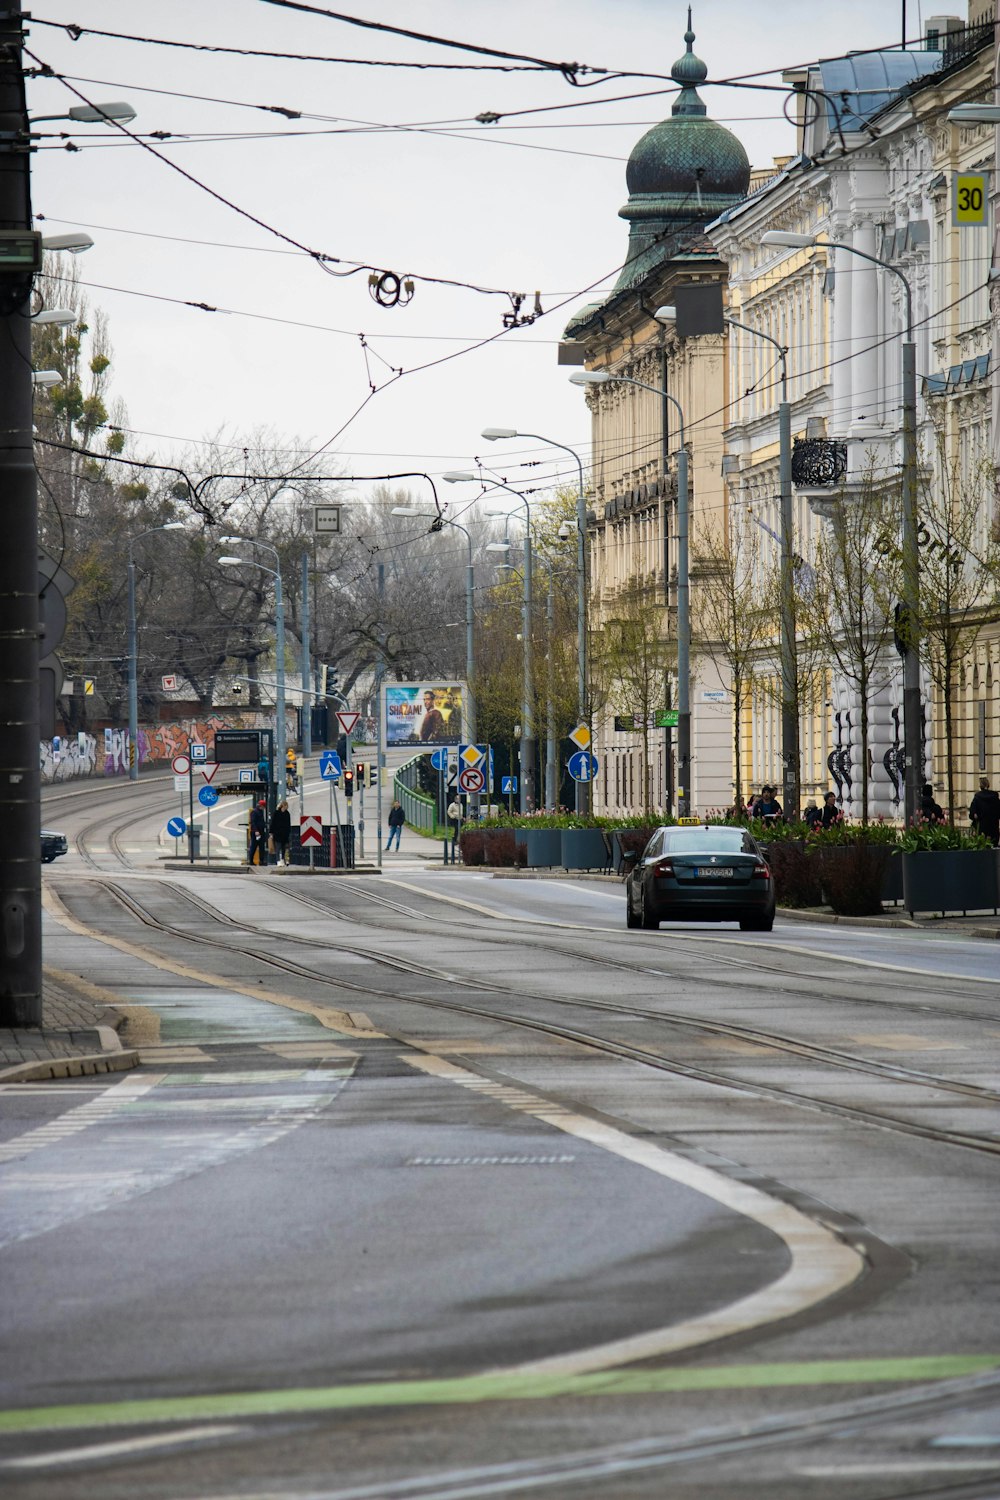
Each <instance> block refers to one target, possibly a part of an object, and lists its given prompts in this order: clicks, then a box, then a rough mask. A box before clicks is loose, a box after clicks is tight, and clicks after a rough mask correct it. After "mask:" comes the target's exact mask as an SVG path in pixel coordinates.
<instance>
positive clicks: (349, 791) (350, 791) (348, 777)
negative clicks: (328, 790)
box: [344, 769, 354, 801]
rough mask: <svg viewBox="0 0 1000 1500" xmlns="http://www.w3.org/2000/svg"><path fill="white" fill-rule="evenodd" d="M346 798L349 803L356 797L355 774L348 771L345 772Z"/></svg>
mask: <svg viewBox="0 0 1000 1500" xmlns="http://www.w3.org/2000/svg"><path fill="white" fill-rule="evenodd" d="M344 796H345V797H346V798H347V799H348V801H350V799H351V798H352V797H353V796H354V772H353V771H350V770H346V769H345V771H344Z"/></svg>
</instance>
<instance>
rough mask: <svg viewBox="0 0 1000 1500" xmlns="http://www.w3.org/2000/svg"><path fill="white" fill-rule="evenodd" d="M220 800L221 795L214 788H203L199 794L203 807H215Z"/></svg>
mask: <svg viewBox="0 0 1000 1500" xmlns="http://www.w3.org/2000/svg"><path fill="white" fill-rule="evenodd" d="M218 800H219V794H218V792H217V791H216V790H215V787H214V786H203V787H202V789H201V791H200V792H199V793H198V801H199V802H200V803H201V805H202V807H214V806H215V804H216V803H217V802H218Z"/></svg>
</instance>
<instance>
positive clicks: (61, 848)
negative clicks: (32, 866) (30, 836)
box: [42, 828, 69, 865]
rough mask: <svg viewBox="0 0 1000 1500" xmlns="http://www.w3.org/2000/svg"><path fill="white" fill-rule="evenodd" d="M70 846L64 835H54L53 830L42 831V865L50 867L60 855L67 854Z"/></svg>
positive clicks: (44, 829)
mask: <svg viewBox="0 0 1000 1500" xmlns="http://www.w3.org/2000/svg"><path fill="white" fill-rule="evenodd" d="M68 850H69V845H68V844H67V842H66V835H65V834H64V833H53V831H52V829H51V828H43V829H42V864H43V865H50V864H51V863H52V861H53V860H54V859H57V858H58V856H59V855H60V854H66V853H67V852H68Z"/></svg>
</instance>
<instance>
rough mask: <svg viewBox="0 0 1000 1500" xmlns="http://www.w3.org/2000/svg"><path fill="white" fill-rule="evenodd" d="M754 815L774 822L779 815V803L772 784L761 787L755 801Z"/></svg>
mask: <svg viewBox="0 0 1000 1500" xmlns="http://www.w3.org/2000/svg"><path fill="white" fill-rule="evenodd" d="M756 816H757V817H758V818H763V819H764V820H765V821H766V822H768V823H776V822H777V821H778V819H779V818H780V817H781V803H780V802H779V801H778V797H777V794H776V792H775V790H774V787H773V786H765V787H762V788H761V793H760V797H759V799H758V801H757V807H756Z"/></svg>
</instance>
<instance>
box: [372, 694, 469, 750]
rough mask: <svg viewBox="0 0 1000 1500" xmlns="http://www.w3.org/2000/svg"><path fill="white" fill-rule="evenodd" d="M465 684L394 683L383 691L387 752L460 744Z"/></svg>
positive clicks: (461, 739)
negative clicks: (407, 747)
mask: <svg viewBox="0 0 1000 1500" xmlns="http://www.w3.org/2000/svg"><path fill="white" fill-rule="evenodd" d="M465 690H466V689H465V683H464V682H406V683H400V682H394V683H388V684H387V685H386V686H385V687H384V688H383V694H384V697H383V722H384V724H385V744H386V749H387V750H389V749H392V747H393V745H427V746H428V748H430V747H432V746H435V745H459V744H461V743H462V741H463V732H462V701H463V694H464V692H465Z"/></svg>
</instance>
